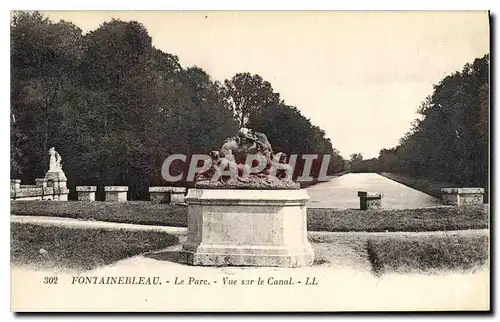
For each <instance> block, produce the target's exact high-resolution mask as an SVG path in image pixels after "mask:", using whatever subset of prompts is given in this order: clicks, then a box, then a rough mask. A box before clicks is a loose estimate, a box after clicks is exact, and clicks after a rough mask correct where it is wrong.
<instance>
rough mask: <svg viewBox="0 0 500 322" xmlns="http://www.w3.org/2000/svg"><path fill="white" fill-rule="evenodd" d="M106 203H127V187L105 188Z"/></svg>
mask: <svg viewBox="0 0 500 322" xmlns="http://www.w3.org/2000/svg"><path fill="white" fill-rule="evenodd" d="M104 192H105V194H106V201H118V202H125V201H127V192H128V187H127V186H105V187H104Z"/></svg>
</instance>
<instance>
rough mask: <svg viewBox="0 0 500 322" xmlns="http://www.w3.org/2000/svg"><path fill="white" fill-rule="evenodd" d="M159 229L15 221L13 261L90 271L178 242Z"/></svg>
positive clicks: (12, 248)
mask: <svg viewBox="0 0 500 322" xmlns="http://www.w3.org/2000/svg"><path fill="white" fill-rule="evenodd" d="M178 241H179V239H178V237H177V236H174V235H169V234H166V233H164V232H157V231H131V230H124V229H101V228H93V229H88V228H76V227H61V226H43V225H37V224H26V223H11V263H12V264H16V265H22V266H29V267H32V268H34V269H69V270H76V271H88V270H92V269H95V268H97V267H101V266H106V265H110V264H113V263H115V262H117V261H119V260H122V259H125V258H128V257H131V256H135V255H139V254H141V253H145V252H150V251H154V250H158V249H162V248H165V247H168V246H171V245H175V244H177V243H178Z"/></svg>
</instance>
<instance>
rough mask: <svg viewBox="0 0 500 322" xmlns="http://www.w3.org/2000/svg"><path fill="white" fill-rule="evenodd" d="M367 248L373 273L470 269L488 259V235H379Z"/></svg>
mask: <svg viewBox="0 0 500 322" xmlns="http://www.w3.org/2000/svg"><path fill="white" fill-rule="evenodd" d="M367 251H368V256H369V259H370V262H371V263H372V267H373V270H374V272H375V274H377V275H381V274H384V273H392V272H396V273H422V272H425V273H434V272H441V271H444V270H453V271H473V270H474V269H477V268H479V267H481V266H482V265H484V264H486V263H487V262H488V259H489V241H488V236H484V235H473V236H459V235H452V236H429V235H422V236H378V237H377V238H369V239H368V241H367Z"/></svg>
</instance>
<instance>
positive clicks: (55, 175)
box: [44, 147, 67, 189]
mask: <svg viewBox="0 0 500 322" xmlns="http://www.w3.org/2000/svg"><path fill="white" fill-rule="evenodd" d="M61 162H62V157H61V155H60V154H59V153H58V152H57V151H56V149H55V148H54V147H52V148H50V149H49V170H48V171H47V173H46V174H45V178H44V179H45V181H46V182H47V185H48V186H49V187H55V188H61V189H66V181H67V178H66V175H65V174H64V171H63V169H62V164H61Z"/></svg>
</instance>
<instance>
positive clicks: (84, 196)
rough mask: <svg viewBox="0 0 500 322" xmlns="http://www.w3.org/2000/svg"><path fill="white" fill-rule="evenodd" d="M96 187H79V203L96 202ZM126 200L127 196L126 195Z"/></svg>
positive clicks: (77, 190)
mask: <svg viewBox="0 0 500 322" xmlns="http://www.w3.org/2000/svg"><path fill="white" fill-rule="evenodd" d="M96 191H97V187H96V186H77V187H76V192H77V194H78V200H79V201H95V192H96ZM125 199H126V195H125Z"/></svg>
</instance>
